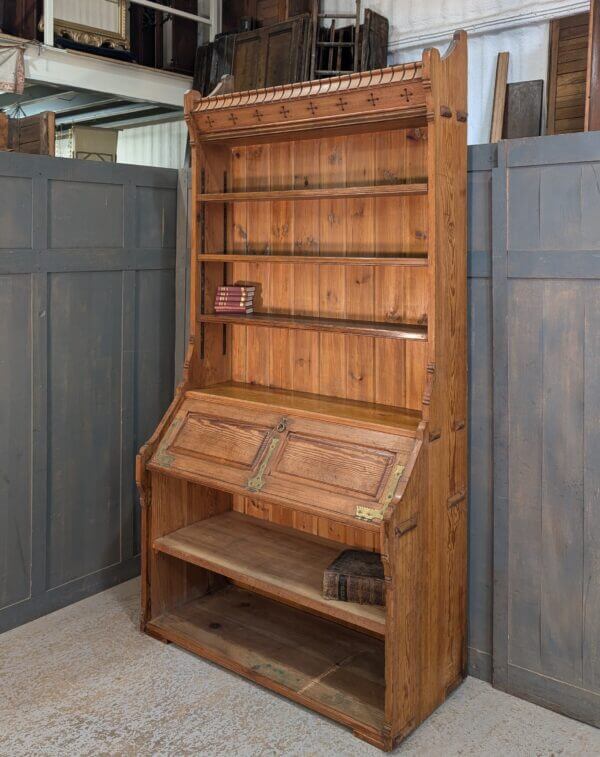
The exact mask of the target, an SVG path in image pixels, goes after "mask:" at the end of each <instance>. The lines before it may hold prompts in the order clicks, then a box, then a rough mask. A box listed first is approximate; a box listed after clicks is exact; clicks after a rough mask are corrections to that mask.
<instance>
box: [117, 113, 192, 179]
mask: <svg viewBox="0 0 600 757" xmlns="http://www.w3.org/2000/svg"><path fill="white" fill-rule="evenodd" d="M186 138H187V127H186V125H185V122H184V121H183V120H182V121H172V122H169V123H165V124H155V125H152V126H140V127H139V128H135V129H123V130H122V131H120V132H119V141H118V143H117V161H118V162H119V163H131V164H133V165H136V166H157V167H158V168H182V166H183V159H184V155H185V142H186Z"/></svg>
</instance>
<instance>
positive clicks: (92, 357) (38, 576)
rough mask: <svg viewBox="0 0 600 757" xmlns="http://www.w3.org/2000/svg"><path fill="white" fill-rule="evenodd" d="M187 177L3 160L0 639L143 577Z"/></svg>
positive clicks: (167, 388)
mask: <svg viewBox="0 0 600 757" xmlns="http://www.w3.org/2000/svg"><path fill="white" fill-rule="evenodd" d="M176 195H177V172H176V171H171V170H166V169H152V168H138V167H134V166H124V165H114V164H100V163H94V162H86V161H74V160H61V159H57V158H48V157H40V156H30V155H23V154H17V153H7V152H0V631H2V630H6V629H7V628H10V627H12V626H15V625H18V624H20V623H23V622H26V621H27V620H30V619H32V618H34V617H36V616H38V615H41V614H44V613H46V612H49V611H51V610H53V609H56V608H57V607H60V606H62V605H64V604H68V603H69V602H72V601H75V600H77V599H79V598H81V597H83V596H86V595H87V594H90V593H93V592H94V591H98V590H100V589H102V588H106V587H107V586H110V585H112V584H114V583H117V582H119V581H122V580H124V579H126V578H129V577H131V576H134V575H135V574H136V573H137V572H138V569H139V568H138V557H137V555H138V552H139V547H138V542H139V534H138V517H137V505H136V496H135V486H134V478H133V470H134V468H133V463H134V457H135V452H136V450H137V449H138V447H139V446H140V444H141V443H142V442H143V441H144V440H145V439H146V438H147V437H148V436H149V434H150V433H151V431H152V430H153V429H154V427H155V425H156V423H157V421H158V419H159V418H160V416H161V413H162V411H163V410H164V408H165V407H166V406H167V404H168V402H169V401H170V398H171V395H172V389H173V355H174V339H175V299H174V291H175V287H174V268H175V241H176V205H177V202H176Z"/></svg>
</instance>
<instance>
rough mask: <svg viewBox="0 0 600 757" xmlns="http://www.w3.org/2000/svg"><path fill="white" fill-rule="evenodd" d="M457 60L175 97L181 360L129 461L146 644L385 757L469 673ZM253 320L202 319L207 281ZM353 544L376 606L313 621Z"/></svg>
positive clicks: (208, 307) (458, 52)
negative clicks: (298, 706)
mask: <svg viewBox="0 0 600 757" xmlns="http://www.w3.org/2000/svg"><path fill="white" fill-rule="evenodd" d="M466 82H467V41H466V35H465V34H464V32H457V34H456V35H455V37H454V41H453V43H452V44H451V46H450V48H449V49H448V51H447V52H446V54H445V55H444V56H441V55H440V53H439V52H438V51H437V50H435V49H431V50H427V51H425V52H424V54H423V57H422V60H421V61H419V62H416V63H411V64H403V65H396V66H392V67H390V68H385V69H381V70H378V71H369V72H363V73H356V74H350V75H344V76H339V77H336V78H332V79H322V80H319V81H313V82H305V83H301V84H291V85H285V86H279V87H273V88H269V89H262V90H256V91H250V92H238V93H234V94H224V95H217V96H213V97H206V98H202V97H200V95H199V94H198V93H196V92H190V93H188V94H187V95H186V102H185V113H186V120H187V123H188V127H189V132H190V140H191V145H192V177H193V179H192V181H193V185H192V186H193V203H192V214H191V215H192V228H191V269H190V275H191V286H190V344H189V348H188V352H187V356H186V362H185V366H184V374H183V380H182V383H181V384H180V386H179V387H178V389H177V391H176V394H175V398H174V400H173V402H172V404H171V406H170V407H169V409H168V411H167V412H166V414H165V416H164V418H163V419H162V421H161V423H160V424H159V426H158V428H157V429H156V431H155V433H154V435H153V436H152V438H151V439H150V440H149V441H148V443H147V444H146V445H145V446H144V447H143V448H142V449H141V451H140V454H139V456H138V460H137V483H138V487H139V491H140V495H141V502H142V542H143V549H142V628H143V630H145V631H146V632H147V633H148V634H150V635H152V636H154V637H157V638H159V639H162V640H163V641H168V642H173V643H176V644H178V645H181V646H182V647H185V648H186V649H188V650H191V651H193V652H196V653H197V654H199V655H201V656H202V657H205V658H207V659H209V660H212V661H214V662H217V663H219V664H221V665H223V666H224V667H226V668H229V669H230V670H232V671H235V672H236V673H238V674H241V675H243V676H246V677H247V678H250V679H252V680H253V681H255V682H258V683H260V684H262V685H263V686H266V687H268V688H270V689H272V690H274V691H276V692H278V693H279V694H283V695H284V696H287V697H289V698H290V699H293V700H295V701H296V702H300V703H302V704H304V705H306V706H307V707H311V708H312V709H314V710H316V711H317V712H320V713H322V714H324V715H327V716H328V717H330V718H333V719H334V720H337V721H338V722H340V723H343V724H345V725H347V726H349V727H350V728H351V729H352V730H353V731H354V733H355V734H356V735H357V736H359V737H361V738H363V739H365V740H366V741H368V742H370V743H371V744H374V745H376V746H378V747H380V748H382V749H386V750H389V749H392V748H393V746H394V745H395V744H397V743H398V742H399V741H400V740H401V739H402V738H404V737H405V736H406V735H407V734H408V733H410V732H411V731H412V730H413V729H414V728H415V727H416V726H417V725H418V724H419V723H420V722H421V721H422V720H423V719H424V718H426V717H427V716H428V715H429V713H431V712H432V711H433V710H434V709H435V708H436V707H437V706H438V705H439V704H440V703H441V702H443V701H444V699H445V698H446V696H447V695H448V693H449V692H450V691H451V690H452V689H453V688H454V687H455V686H456V685H457V684H458V683H460V681H461V680H462V678H463V676H464V675H465V662H466V658H465V650H466V529H467V491H466V485H467V482H466V472H467V469H466V455H467V452H466V449H467V427H466V412H467V407H466V400H467V397H466V180H467V164H466V160H467V140H466V128H467V124H466V121H467V113H466V90H467V84H466ZM238 282H244V283H253V284H256V285H257V296H256V298H255V312H254V313H252V314H249V315H237V314H236V315H227V314H221V313H219V314H215V312H214V308H213V302H214V296H215V290H216V288H217V287H218V286H219V285H221V284H232V283H238ZM347 547H355V548H361V549H367V550H374V551H376V552H378V553H380V554H381V558H382V561H383V565H384V569H385V577H386V585H387V591H386V606H385V607H375V606H367V605H358V604H353V603H347V602H337V601H331V600H325V599H323V598H322V596H321V582H322V575H323V570H324V568H325V567H327V565H328V564H329V563H331V562H332V560H333V559H334V558H335V557H336V556H337V555H338V554H339V552H340V551H341V550H342V549H344V548H347Z"/></svg>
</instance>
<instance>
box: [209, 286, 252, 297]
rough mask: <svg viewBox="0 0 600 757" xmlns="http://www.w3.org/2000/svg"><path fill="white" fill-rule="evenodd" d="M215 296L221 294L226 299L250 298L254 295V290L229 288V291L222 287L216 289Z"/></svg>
mask: <svg viewBox="0 0 600 757" xmlns="http://www.w3.org/2000/svg"><path fill="white" fill-rule="evenodd" d="M217 294H221V295H224V296H227V297H242V296H246V297H247V296H250V295H253V294H254V289H246V288H241V289H240V288H237V287H235V288H231V289H224V288H223V287H217Z"/></svg>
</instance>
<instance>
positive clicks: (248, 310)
mask: <svg viewBox="0 0 600 757" xmlns="http://www.w3.org/2000/svg"><path fill="white" fill-rule="evenodd" d="M253 312H254V308H245V307H235V306H231V307H230V306H229V305H228V306H227V307H225V306H221V307H215V313H217V314H218V313H236V314H239V313H241V314H245V313H253Z"/></svg>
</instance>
